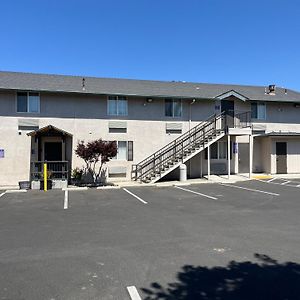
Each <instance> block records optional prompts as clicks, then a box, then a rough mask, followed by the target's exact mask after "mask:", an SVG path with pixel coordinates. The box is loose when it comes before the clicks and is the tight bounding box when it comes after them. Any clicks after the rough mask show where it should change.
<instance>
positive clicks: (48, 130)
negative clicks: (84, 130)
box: [27, 125, 73, 137]
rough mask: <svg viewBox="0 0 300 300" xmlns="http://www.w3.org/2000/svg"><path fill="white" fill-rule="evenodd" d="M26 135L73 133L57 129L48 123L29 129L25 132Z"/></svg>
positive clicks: (63, 134) (68, 134)
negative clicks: (29, 130) (41, 126)
mask: <svg viewBox="0 0 300 300" xmlns="http://www.w3.org/2000/svg"><path fill="white" fill-rule="evenodd" d="M27 135H28V136H32V137H40V136H70V137H72V136H73V135H72V134H70V133H68V132H66V131H64V130H62V129H59V128H57V127H55V126H53V125H48V126H45V127H43V128H40V129H37V130H34V131H31V132H29V133H27Z"/></svg>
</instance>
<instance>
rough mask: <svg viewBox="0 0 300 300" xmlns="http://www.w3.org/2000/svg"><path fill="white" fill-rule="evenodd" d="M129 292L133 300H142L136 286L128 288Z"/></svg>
mask: <svg viewBox="0 0 300 300" xmlns="http://www.w3.org/2000/svg"><path fill="white" fill-rule="evenodd" d="M127 291H128V293H129V296H130V298H131V300H142V298H141V297H140V295H139V293H138V291H137V289H136V287H135V286H128V287H127Z"/></svg>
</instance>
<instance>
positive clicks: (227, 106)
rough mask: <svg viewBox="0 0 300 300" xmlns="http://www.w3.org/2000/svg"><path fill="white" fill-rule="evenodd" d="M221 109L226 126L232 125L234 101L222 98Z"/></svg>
mask: <svg viewBox="0 0 300 300" xmlns="http://www.w3.org/2000/svg"><path fill="white" fill-rule="evenodd" d="M221 111H222V112H225V116H226V123H225V124H226V125H227V126H228V127H231V128H232V127H234V126H233V125H234V101H233V100H222V101H221Z"/></svg>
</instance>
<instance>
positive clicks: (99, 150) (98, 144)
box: [75, 139, 118, 183]
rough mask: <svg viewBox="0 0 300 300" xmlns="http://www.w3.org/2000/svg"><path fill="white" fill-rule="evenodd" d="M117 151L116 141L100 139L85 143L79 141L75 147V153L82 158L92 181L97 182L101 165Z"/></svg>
mask: <svg viewBox="0 0 300 300" xmlns="http://www.w3.org/2000/svg"><path fill="white" fill-rule="evenodd" d="M117 152H118V147H117V142H115V141H114V142H107V141H103V140H102V139H99V140H95V141H91V142H88V143H87V144H85V143H84V141H81V142H80V143H78V144H77V148H76V149H75V154H76V155H77V156H78V157H80V158H82V159H83V160H84V162H85V165H86V170H87V171H88V172H89V173H90V175H91V177H92V178H93V182H94V183H97V182H98V180H99V177H100V175H101V171H102V167H103V165H104V164H106V163H107V162H109V160H110V159H111V158H113V157H114V156H116V155H117ZM98 163H99V164H98Z"/></svg>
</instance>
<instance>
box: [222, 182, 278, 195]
mask: <svg viewBox="0 0 300 300" xmlns="http://www.w3.org/2000/svg"><path fill="white" fill-rule="evenodd" d="M220 184H221V185H223V186H228V187H232V188H236V189H241V190H246V191H251V192H257V193H263V194H268V195H272V196H280V195H279V194H276V193H271V192H266V191H261V190H256V189H249V188H245V187H242V186H237V185H233V184H225V183H220Z"/></svg>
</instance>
